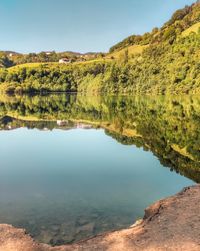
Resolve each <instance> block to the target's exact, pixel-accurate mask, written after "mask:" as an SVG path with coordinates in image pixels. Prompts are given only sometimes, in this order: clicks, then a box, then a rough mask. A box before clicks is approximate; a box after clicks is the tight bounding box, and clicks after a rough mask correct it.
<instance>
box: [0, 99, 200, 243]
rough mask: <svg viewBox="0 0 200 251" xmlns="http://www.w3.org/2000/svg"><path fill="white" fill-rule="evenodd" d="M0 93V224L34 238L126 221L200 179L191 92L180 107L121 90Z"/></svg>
mask: <svg viewBox="0 0 200 251" xmlns="http://www.w3.org/2000/svg"><path fill="white" fill-rule="evenodd" d="M0 100H1V101H0V107H1V111H0V112H1V116H0V117H1V122H0V125H1V126H0V128H1V131H0V159H1V164H0V173H1V175H0V223H10V224H13V225H14V226H16V227H23V228H25V229H26V230H27V231H28V232H29V233H30V234H31V235H32V236H33V237H34V238H36V239H37V240H39V241H41V242H45V243H50V244H52V245H59V244H63V243H70V242H74V241H78V240H81V239H84V238H87V237H90V236H93V235H95V234H99V233H102V232H105V231H110V230H113V229H121V228H124V227H127V226H130V225H132V224H133V223H134V221H135V220H137V219H138V218H141V217H143V215H144V209H145V208H146V207H147V206H148V205H150V204H151V203H153V202H155V201H156V200H158V199H161V198H164V197H166V196H169V195H173V194H175V193H177V192H178V191H180V190H181V189H182V188H183V187H185V186H189V185H192V184H194V183H195V182H199V177H200V175H199V170H200V169H199V149H200V148H199V145H198V144H199V143H198V142H197V141H198V135H199V134H198V129H199V125H200V120H199V119H198V118H199V117H196V119H195V116H196V115H197V114H199V116H200V113H199V110H198V107H199V106H198V105H197V106H196V105H195V104H194V102H192V103H191V104H192V106H191V107H192V108H191V107H190V101H191V100H193V99H192V98H191V99H190V101H188V99H187V100H186V101H187V102H186V101H184V102H186V106H184V104H185V103H184V102H183V100H178V101H177V100H174V99H170V100H165V99H164V100H163V99H161V100H160V101H159V103H157V102H158V101H155V100H149V101H148V102H147V100H143V99H142V100H140V99H136V98H128V97H122V98H117V97H109V98H101V97H96V98H95V97H75V96H73V97H69V96H65V95H63V96H50V97H6V98H5V97H2V98H1V99H0ZM195 100H196V99H195ZM169 103H170V104H171V105H174V106H173V107H170V105H169ZM177 107H178V108H177ZM190 108H191V110H190ZM163 109H164V110H163ZM172 110H173V112H175V114H173V115H172V113H171V111H172ZM183 111H185V114H184V115H183ZM194 114H195V116H194ZM144 121H146V122H144ZM182 130H183V131H182ZM179 143H180V144H179ZM191 147H193V148H192V149H191ZM191 166H192V167H194V169H192V168H191Z"/></svg>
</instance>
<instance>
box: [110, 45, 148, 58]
mask: <svg viewBox="0 0 200 251" xmlns="http://www.w3.org/2000/svg"><path fill="white" fill-rule="evenodd" d="M147 47H148V45H132V46H129V47H126V48H124V49H122V50H119V51H115V52H113V53H110V54H108V56H107V58H112V57H113V58H114V59H119V58H120V56H121V55H122V54H123V53H124V52H125V50H127V49H128V54H129V57H130V56H132V55H136V54H140V53H142V52H143V51H144V49H145V48H147Z"/></svg>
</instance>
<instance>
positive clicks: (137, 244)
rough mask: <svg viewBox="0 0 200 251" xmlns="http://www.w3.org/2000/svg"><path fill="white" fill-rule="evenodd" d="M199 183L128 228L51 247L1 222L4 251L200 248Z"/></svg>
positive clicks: (156, 206)
mask: <svg viewBox="0 0 200 251" xmlns="http://www.w3.org/2000/svg"><path fill="white" fill-rule="evenodd" d="M199 212H200V185H195V186H191V187H187V188H184V189H183V190H182V191H181V192H179V193H178V194H176V195H174V196H171V197H168V198H165V199H162V200H160V201H158V202H156V203H154V204H152V205H151V206H149V207H148V208H146V209H145V215H144V218H143V220H140V221H138V222H136V223H135V224H134V225H132V226H131V227H129V228H127V229H123V230H117V231H114V232H109V233H105V234H102V235H98V236H95V237H92V238H89V239H86V240H82V241H80V242H78V243H74V244H68V245H62V246H55V247H52V246H50V245H47V244H42V243H38V242H36V241H35V240H33V239H32V238H31V237H30V235H28V234H27V233H26V231H25V230H24V229H18V228H14V227H13V226H11V225H7V224H0V250H2V251H74V250H76V251H79V250H87V251H94V250H109V251H129V250H130V251H132V250H133V251H135V250H136V251H137V250H142V251H143V250H144V251H147V250H148V251H153V250H161V251H162V250H163V251H165V250H167V251H168V250H183V251H184V250H186V251H187V250H190V251H197V250H200V238H199V230H200V216H199Z"/></svg>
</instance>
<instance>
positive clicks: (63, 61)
mask: <svg viewBox="0 0 200 251" xmlns="http://www.w3.org/2000/svg"><path fill="white" fill-rule="evenodd" d="M70 62H71V60H70V59H68V58H61V59H60V60H59V63H60V64H68V63H70Z"/></svg>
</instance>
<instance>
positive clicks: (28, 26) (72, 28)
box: [0, 0, 195, 52]
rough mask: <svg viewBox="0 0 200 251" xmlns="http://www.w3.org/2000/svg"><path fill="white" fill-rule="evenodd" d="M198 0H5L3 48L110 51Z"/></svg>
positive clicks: (0, 9)
mask: <svg viewBox="0 0 200 251" xmlns="http://www.w3.org/2000/svg"><path fill="white" fill-rule="evenodd" d="M193 2H195V0H0V31H1V36H0V50H14V51H18V52H39V51H43V50H46V51H47V50H55V51H66V50H71V51H80V52H88V51H108V49H109V47H110V46H112V45H113V44H115V43H116V42H118V41H120V40H122V39H123V38H125V37H127V36H129V35H131V34H141V33H144V32H146V31H150V30H151V29H152V28H153V27H155V26H157V27H159V26H161V25H162V24H163V23H164V22H166V21H167V20H168V19H169V18H170V16H171V15H172V14H173V12H174V11H175V10H176V9H178V8H182V7H184V6H185V5H186V4H188V5H190V4H191V3H193Z"/></svg>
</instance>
